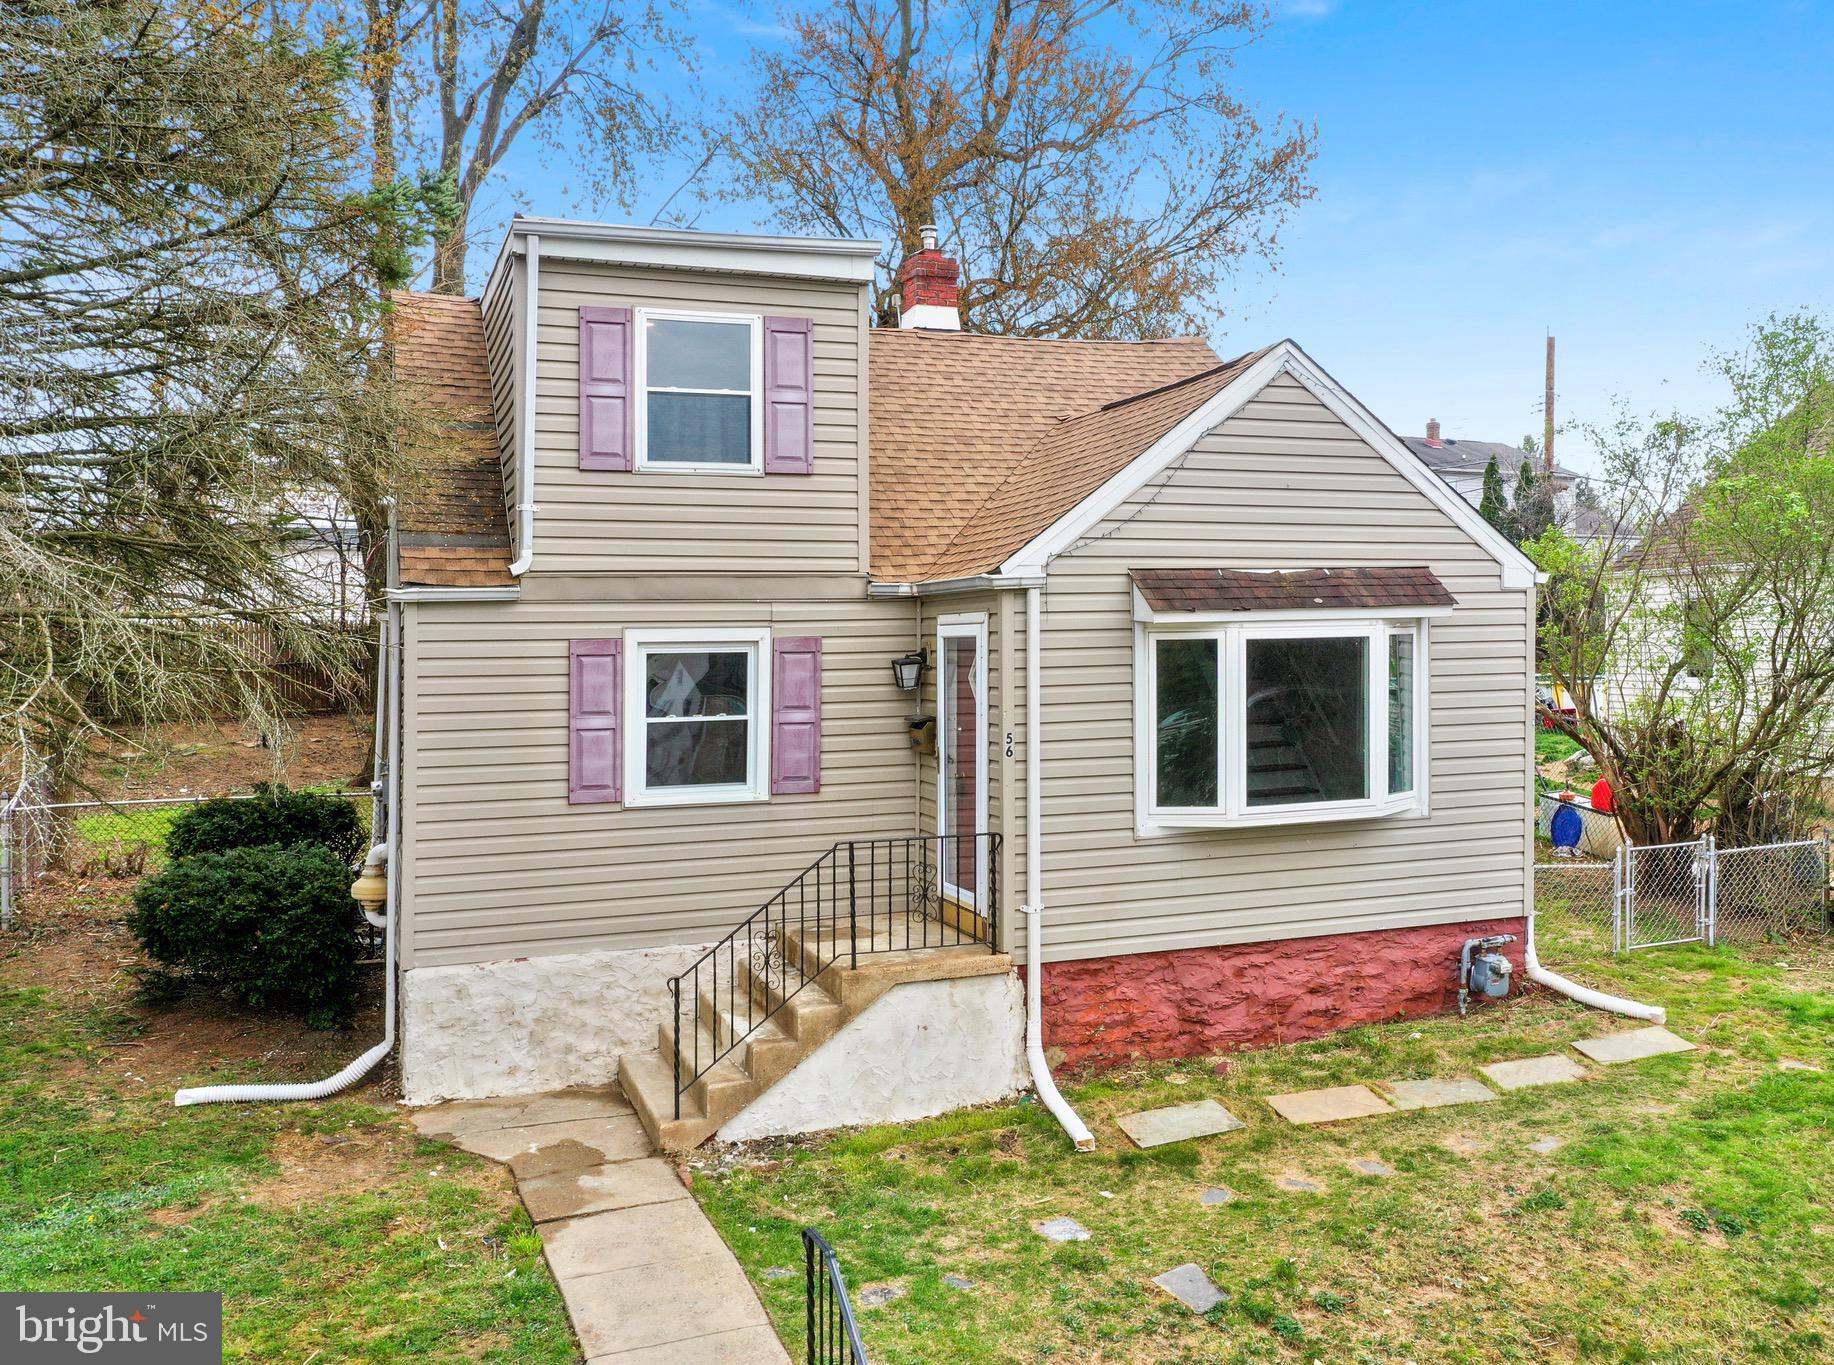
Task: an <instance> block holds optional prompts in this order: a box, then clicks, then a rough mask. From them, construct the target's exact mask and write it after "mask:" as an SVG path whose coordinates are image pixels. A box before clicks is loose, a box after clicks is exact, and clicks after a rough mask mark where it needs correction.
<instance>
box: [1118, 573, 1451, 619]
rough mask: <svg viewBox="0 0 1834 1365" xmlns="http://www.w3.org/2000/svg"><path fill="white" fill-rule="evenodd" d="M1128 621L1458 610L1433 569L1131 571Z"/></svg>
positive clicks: (1417, 613) (1420, 613)
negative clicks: (1130, 617) (1190, 616)
mask: <svg viewBox="0 0 1834 1365" xmlns="http://www.w3.org/2000/svg"><path fill="white" fill-rule="evenodd" d="M1129 572H1130V573H1131V574H1132V576H1133V585H1134V607H1135V611H1134V615H1135V617H1136V618H1137V619H1140V620H1144V621H1153V620H1159V619H1162V618H1164V617H1166V616H1178V615H1183V614H1198V613H1206V614H1223V613H1235V612H1314V611H1318V612H1323V611H1332V612H1342V611H1354V612H1357V613H1359V614H1362V615H1392V614H1405V615H1409V616H1433V615H1438V614H1441V613H1443V612H1446V611H1449V610H1450V609H1451V608H1453V607H1455V606H1457V605H1458V599H1457V598H1455V597H1453V596H1452V594H1451V592H1450V591H1449V590H1448V589H1447V588H1446V585H1445V584H1444V583H1441V582H1440V581H1439V578H1438V575H1436V574H1435V573H1434V572H1433V571H1432V570H1431V569H1428V568H1424V567H1411V568H1392V567H1390V568H1368V569H1355V568H1342V569H1132V570H1129Z"/></svg>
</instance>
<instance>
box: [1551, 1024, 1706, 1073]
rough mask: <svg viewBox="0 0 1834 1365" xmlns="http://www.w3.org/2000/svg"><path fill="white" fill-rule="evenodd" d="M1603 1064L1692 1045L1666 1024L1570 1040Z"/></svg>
mask: <svg viewBox="0 0 1834 1365" xmlns="http://www.w3.org/2000/svg"><path fill="white" fill-rule="evenodd" d="M1573 1047H1574V1050H1575V1051H1578V1052H1583V1053H1584V1054H1585V1055H1586V1056H1588V1057H1590V1058H1591V1059H1592V1060H1593V1061H1595V1062H1598V1063H1600V1064H1601V1065H1603V1066H1618V1065H1620V1064H1621V1063H1624V1062H1640V1061H1642V1060H1643V1059H1644V1058H1645V1057H1663V1056H1666V1055H1668V1054H1669V1053H1671V1052H1692V1051H1693V1050H1694V1045H1693V1044H1692V1043H1690V1042H1689V1041H1688V1040H1687V1039H1685V1038H1677V1037H1676V1036H1675V1035H1674V1034H1672V1033H1670V1032H1669V1031H1668V1030H1667V1029H1665V1028H1660V1027H1657V1028H1633V1029H1631V1030H1630V1031H1629V1032H1627V1033H1607V1034H1606V1035H1605V1036H1604V1037H1602V1038H1582V1039H1580V1041H1579V1042H1577V1043H1574V1044H1573Z"/></svg>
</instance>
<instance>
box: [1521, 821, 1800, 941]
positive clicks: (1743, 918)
mask: <svg viewBox="0 0 1834 1365" xmlns="http://www.w3.org/2000/svg"><path fill="white" fill-rule="evenodd" d="M1831 866H1834V864H1831V863H1830V849H1829V839H1828V836H1827V835H1826V834H1825V833H1824V834H1823V835H1822V836H1821V838H1819V839H1802V840H1797V841H1795V842H1792V843H1781V844H1760V845H1755V846H1753V847H1749V848H1720V847H1719V845H1718V843H1717V841H1716V840H1715V839H1714V838H1713V837H1712V836H1711V835H1708V836H1706V837H1704V838H1701V839H1697V840H1693V841H1691V842H1689V843H1681V844H1631V843H1628V842H1625V843H1623V844H1620V845H1619V846H1618V847H1617V848H1616V849H1615V850H1613V852H1612V854H1611V856H1610V858H1609V859H1608V860H1602V861H1577V860H1576V861H1570V862H1559V863H1542V864H1538V865H1537V866H1536V867H1535V905H1536V907H1537V908H1539V909H1553V908H1558V909H1562V910H1565V911H1567V912H1568V913H1569V914H1573V915H1576V916H1578V917H1579V918H1580V919H1582V920H1586V921H1588V922H1590V923H1592V924H1593V925H1594V926H1596V927H1597V928H1599V929H1601V930H1606V929H1608V930H1609V932H1610V934H1611V946H1612V950H1613V951H1614V952H1620V953H1622V952H1630V951H1633V950H1635V949H1637V948H1656V947H1662V946H1664V945H1666V944H1673V943H1705V944H1708V945H1712V944H1716V943H1720V942H1725V941H1746V942H1751V941H1760V942H1761V941H1776V940H1781V939H1787V938H1796V937H1800V936H1802V935H1804V934H1824V933H1827V932H1828V931H1829V928H1830V924H1829V917H1830V911H1831V909H1834V906H1831V903H1830V896H1831V894H1834V888H1830V884H1829V874H1830V868H1831Z"/></svg>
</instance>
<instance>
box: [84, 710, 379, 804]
mask: <svg viewBox="0 0 1834 1365" xmlns="http://www.w3.org/2000/svg"><path fill="white" fill-rule="evenodd" d="M369 753H370V735H369V720H368V718H367V717H351V716H347V715H342V714H334V715H320V716H296V717H294V718H293V719H292V720H291V721H290V722H289V728H288V730H287V732H286V733H285V734H282V735H279V736H269V737H267V739H266V740H265V741H264V740H263V737H262V736H260V735H258V734H256V733H255V732H254V731H253V730H252V729H251V728H249V727H247V726H245V725H243V724H241V723H240V722H237V721H216V722H211V723H209V724H204V725H147V726H136V727H132V728H130V729H128V730H126V731H124V732H123V734H122V735H121V736H120V737H118V738H116V739H115V740H114V741H113V742H111V743H109V744H107V745H105V746H103V747H101V748H98V749H97V751H96V752H95V754H94V756H93V757H92V758H91V760H90V762H89V764H88V765H87V767H86V769H85V771H84V774H83V777H84V781H85V782H86V783H87V784H88V785H89V786H90V787H92V788H93V789H94V791H95V793H96V794H97V795H98V796H100V797H102V798H104V799H106V800H111V801H123V800H136V799H144V798H147V797H155V796H198V795H202V796H220V795H222V794H224V793H225V792H232V791H247V790H248V789H249V788H250V787H252V786H254V785H255V784H256V783H257V782H284V783H286V784H287V785H288V786H291V787H307V786H317V785H320V784H322V783H327V782H331V783H337V784H339V785H354V784H357V783H359V782H360V781H361V779H362V777H363V774H364V772H365V771H366V770H367V768H368V765H369Z"/></svg>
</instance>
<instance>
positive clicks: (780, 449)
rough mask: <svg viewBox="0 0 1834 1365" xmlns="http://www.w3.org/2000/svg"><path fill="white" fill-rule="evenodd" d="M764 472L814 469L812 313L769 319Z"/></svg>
mask: <svg viewBox="0 0 1834 1365" xmlns="http://www.w3.org/2000/svg"><path fill="white" fill-rule="evenodd" d="M764 472H765V473H766V474H813V473H814V472H815V336H814V324H813V323H811V322H810V320H809V319H808V318H766V319H764Z"/></svg>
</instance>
